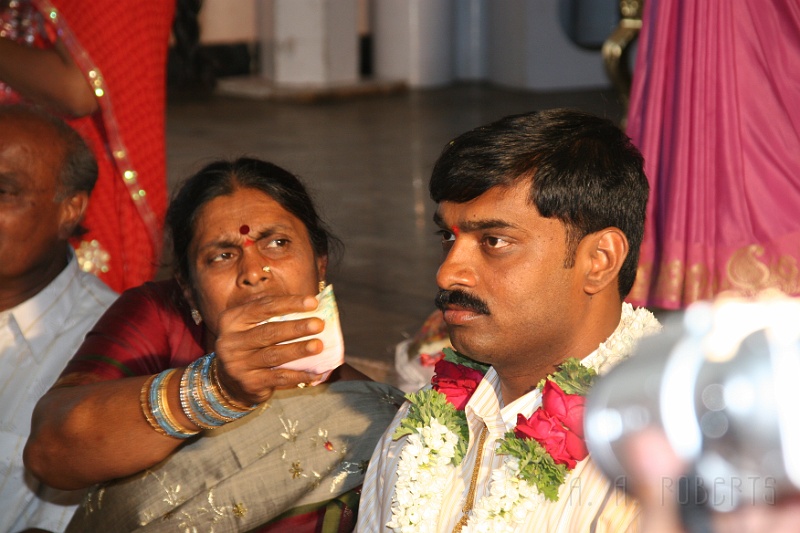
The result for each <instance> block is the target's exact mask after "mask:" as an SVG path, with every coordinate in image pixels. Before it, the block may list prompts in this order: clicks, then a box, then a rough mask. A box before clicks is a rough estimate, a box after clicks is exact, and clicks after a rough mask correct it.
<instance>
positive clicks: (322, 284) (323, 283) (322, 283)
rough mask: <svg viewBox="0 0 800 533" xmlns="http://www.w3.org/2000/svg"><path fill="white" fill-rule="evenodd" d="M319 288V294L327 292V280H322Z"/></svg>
mask: <svg viewBox="0 0 800 533" xmlns="http://www.w3.org/2000/svg"><path fill="white" fill-rule="evenodd" d="M317 288H318V289H319V292H322V291H324V290H325V280H324V279H323V280H320V282H319V285H318V286H317Z"/></svg>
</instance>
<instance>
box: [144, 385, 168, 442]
mask: <svg viewBox="0 0 800 533" xmlns="http://www.w3.org/2000/svg"><path fill="white" fill-rule="evenodd" d="M155 379H156V376H155V374H154V375H152V376H150V377H149V378H147V380H146V381H145V382H144V385H142V392H141V393H140V394H139V405H140V406H141V407H142V414H144V418H145V420H147V423H148V424H150V427H151V428H153V429H155V430H156V431H157V432H159V433H161V434H162V435H166V434H167V432H166V431H164V430H163V429H162V428H161V426H159V425H158V422H156V419H155V418H153V413H152V407H151V406H150V398H149V397H150V386H151V385H152V384H153V380H155Z"/></svg>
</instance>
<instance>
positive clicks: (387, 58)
mask: <svg viewBox="0 0 800 533" xmlns="http://www.w3.org/2000/svg"><path fill="white" fill-rule="evenodd" d="M373 10H374V22H375V26H374V30H373V32H374V33H373V42H374V46H375V53H374V58H375V65H374V70H375V77H376V78H378V79H382V80H401V81H405V82H406V83H408V84H409V86H411V87H432V86H436V85H445V84H447V83H450V82H451V81H452V80H453V71H454V68H453V30H454V28H453V27H454V17H453V0H375V4H374V6H373Z"/></svg>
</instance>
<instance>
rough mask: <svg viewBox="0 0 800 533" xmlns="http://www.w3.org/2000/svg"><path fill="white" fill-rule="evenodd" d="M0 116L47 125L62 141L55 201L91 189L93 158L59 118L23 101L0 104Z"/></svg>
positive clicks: (92, 182)
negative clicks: (58, 189)
mask: <svg viewBox="0 0 800 533" xmlns="http://www.w3.org/2000/svg"><path fill="white" fill-rule="evenodd" d="M0 117H2V118H6V117H8V118H14V119H18V120H28V121H31V122H38V123H40V124H42V125H45V126H49V127H50V128H51V129H52V130H53V132H54V133H55V134H56V135H57V136H58V138H59V139H60V140H61V142H63V143H64V159H63V160H62V165H61V169H60V171H59V173H58V182H59V186H60V189H61V190H60V191H59V192H58V195H57V197H56V201H59V200H62V199H63V198H64V197H66V196H68V195H70V194H73V193H76V192H79V191H85V192H87V193H90V194H91V192H92V189H94V185H95V183H97V161H96V160H95V158H94V154H93V153H92V150H91V149H90V148H89V146H88V145H87V144H86V141H84V140H83V137H81V136H80V135H79V134H78V132H76V131H75V130H74V129H72V128H71V127H70V126H69V125H67V123H66V122H64V121H63V120H61V119H60V118H58V117H56V116H54V115H51V114H50V113H48V112H46V111H45V110H43V109H41V108H39V107H36V106H33V105H25V104H11V105H2V106H0Z"/></svg>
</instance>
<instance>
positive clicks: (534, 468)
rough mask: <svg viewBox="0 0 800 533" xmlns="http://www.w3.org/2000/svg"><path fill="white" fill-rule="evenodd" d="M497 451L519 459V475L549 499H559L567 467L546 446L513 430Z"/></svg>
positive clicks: (508, 433)
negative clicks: (555, 459) (548, 451)
mask: <svg viewBox="0 0 800 533" xmlns="http://www.w3.org/2000/svg"><path fill="white" fill-rule="evenodd" d="M499 443H500V445H499V446H498V448H497V453H498V454H500V455H511V456H512V457H515V458H516V459H517V460H518V461H519V477H520V478H521V479H524V480H525V481H527V482H528V483H530V484H531V485H534V486H536V488H537V489H538V490H539V492H540V493H541V494H542V495H543V496H544V497H545V498H547V499H548V500H550V501H556V500H558V489H559V487H561V485H563V484H564V480H565V479H566V476H567V467H566V466H565V465H560V464H556V462H555V461H554V460H553V457H552V456H551V455H550V454H549V453H547V450H545V449H544V446H542V445H541V444H539V443H538V442H536V441H535V440H534V439H520V438H518V437H517V436H516V435H515V434H514V432H513V431H509V432H507V433H506V435H505V438H504V439H501V440H500V441H499Z"/></svg>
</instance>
